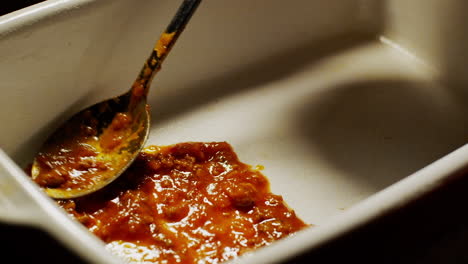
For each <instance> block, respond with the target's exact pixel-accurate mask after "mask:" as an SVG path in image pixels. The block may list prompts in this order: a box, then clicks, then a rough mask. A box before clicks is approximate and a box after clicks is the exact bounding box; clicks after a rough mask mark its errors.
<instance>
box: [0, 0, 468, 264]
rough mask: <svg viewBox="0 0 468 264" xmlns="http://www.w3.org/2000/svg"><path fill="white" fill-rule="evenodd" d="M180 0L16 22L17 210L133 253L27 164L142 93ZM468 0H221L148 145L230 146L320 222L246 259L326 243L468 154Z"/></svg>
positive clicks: (88, 247) (65, 8)
mask: <svg viewBox="0 0 468 264" xmlns="http://www.w3.org/2000/svg"><path fill="white" fill-rule="evenodd" d="M179 2H180V1H169V0H152V1H150V0H99V1H97V0H48V1H45V2H42V3H40V4H36V5H34V6H31V7H28V8H25V9H22V10H19V11H16V12H14V13H11V14H8V15H4V16H2V17H0V67H1V69H2V70H1V71H0V80H1V81H0V90H1V94H2V96H0V121H1V123H2V126H1V134H0V147H1V149H2V151H1V152H0V220H1V221H5V222H10V223H21V224H29V225H34V226H38V227H40V228H42V229H44V230H46V231H48V232H50V233H51V234H52V235H53V236H54V237H56V238H57V239H58V240H60V241H61V242H63V243H64V244H65V245H66V246H68V247H69V248H71V249H72V250H74V251H75V252H76V253H77V254H79V255H80V256H82V257H83V258H85V259H86V260H88V261H90V262H93V263H94V262H95V263H111V262H118V261H119V260H117V259H115V258H114V257H113V256H111V255H110V254H109V253H108V252H106V250H105V249H104V247H103V244H102V243H101V242H100V241H98V240H97V239H96V238H95V237H93V236H92V235H90V234H89V233H88V232H87V230H85V229H84V228H83V227H82V226H81V225H79V224H77V223H76V222H74V221H73V220H71V219H69V218H68V217H67V216H66V215H65V214H64V213H63V212H62V211H61V210H60V209H59V208H58V207H57V206H55V204H54V202H53V201H52V200H51V199H49V198H48V197H45V196H44V195H43V194H42V192H41V191H40V190H39V189H38V188H37V187H36V186H35V185H34V184H33V183H32V182H31V181H30V180H29V178H28V177H27V176H26V175H25V174H24V173H23V172H22V170H21V169H20V168H22V167H24V166H26V164H27V163H28V162H30V160H31V159H32V157H33V155H34V152H35V151H36V150H37V148H38V146H39V145H40V144H41V141H42V140H43V139H44V138H45V136H46V135H47V134H48V133H49V132H50V131H52V130H53V129H54V128H55V127H56V126H57V124H59V123H60V122H61V121H63V120H64V119H66V118H67V116H68V115H69V114H71V113H74V112H75V111H77V110H79V109H81V108H82V107H85V106H87V105H89V104H91V103H94V102H97V101H100V100H101V99H104V98H109V97H111V96H115V95H118V94H120V93H122V92H124V91H126V90H127V89H128V88H129V86H130V84H131V83H132V81H133V79H134V78H135V76H136V74H137V73H138V71H139V69H140V66H141V64H142V62H143V61H144V59H145V58H146V56H147V55H148V52H149V50H150V49H151V48H152V45H153V43H154V42H155V40H156V39H157V38H158V36H159V34H160V33H161V32H162V30H163V29H164V28H165V25H166V24H167V22H168V21H169V20H170V18H171V16H172V15H173V14H174V12H175V10H176V8H177V6H178V5H179ZM467 5H468V4H466V3H465V2H464V1H463V0H458V1H457V0H451V1H442V0H439V1H437V0H431V1H427V0H415V1H404V0H386V1H385V0H382V1H373V0H347V1H341V0H333V1H330V0H316V1H309V0H295V1H288V3H287V4H286V3H285V1H281V0H257V1H251V0H237V1H217V0H205V1H204V2H203V3H202V4H201V6H200V8H199V10H198V12H197V14H196V15H195V16H194V18H193V19H192V21H191V23H190V25H189V26H188V30H186V31H185V32H184V34H183V35H182V37H181V38H180V40H179V42H178V43H177V45H176V47H175V48H174V50H173V52H172V53H171V54H170V56H169V57H168V59H167V60H166V62H165V64H164V67H163V70H162V71H161V72H160V73H159V74H158V75H157V77H156V79H155V81H154V83H153V87H152V88H151V91H150V98H149V103H150V105H151V108H152V116H153V119H152V129H151V136H150V138H149V140H148V145H150V144H157V145H167V144H173V143H177V142H183V141H228V142H229V143H231V144H232V145H233V147H234V149H235V150H236V152H237V153H238V154H239V156H240V159H241V160H242V161H244V162H246V163H249V164H253V165H256V164H261V165H263V166H264V167H265V170H264V174H265V175H266V176H267V177H268V178H269V179H270V181H271V187H272V190H273V192H274V193H277V194H280V195H282V196H283V197H284V198H285V200H286V202H287V203H288V204H289V205H290V206H291V207H292V208H294V209H295V210H296V212H297V213H298V215H299V216H300V217H301V218H302V219H303V220H304V221H306V222H308V223H311V224H313V225H315V227H313V228H310V229H307V230H305V231H302V232H300V233H298V234H297V235H295V236H293V237H291V238H288V239H284V240H282V241H279V242H277V243H275V244H273V245H271V246H269V247H265V248H263V249H260V250H257V251H255V252H253V253H251V254H248V255H246V256H244V257H242V258H240V259H238V260H236V262H238V263H274V262H279V261H284V260H287V259H288V258H289V257H291V256H294V255H296V254H299V253H300V252H304V251H307V250H309V249H312V248H314V247H317V246H319V245H322V244H324V243H326V242H328V241H331V240H333V239H335V238H337V237H339V236H340V235H341V234H344V233H345V232H347V231H349V230H353V229H354V228H356V227H358V226H362V225H365V224H367V223H369V222H371V221H372V220H374V219H376V218H377V217H379V216H380V215H382V214H384V213H385V212H387V211H389V210H392V209H394V208H398V207H401V206H404V205H405V204H406V203H408V202H410V201H412V200H414V199H417V198H418V197H420V196H421V195H423V194H425V193H427V192H430V191H433V190H434V189H437V188H438V187H439V185H440V184H441V182H442V181H443V180H444V179H447V178H448V177H450V175H452V174H453V172H455V171H457V170H458V169H460V168H461V167H463V166H466V165H467V163H468V147H467V146H463V145H464V144H465V143H467V139H468V128H467V125H466V124H464V123H466V122H464V120H465V119H466V118H465V116H466V107H464V106H463V102H464V100H463V99H464V98H466V97H465V95H466V94H468V92H467V91H468V90H463V89H457V88H454V87H461V86H462V84H463V83H465V82H466V79H465V78H466V76H468V75H467V74H464V73H465V71H466V70H465V69H464V67H463V66H464V64H465V63H464V62H462V61H460V60H459V59H458V56H457V54H458V53H457V51H458V52H459V51H461V50H462V48H463V47H464V46H466V44H467V41H468V39H467V36H463V34H461V33H462V31H461V29H460V30H459V31H458V29H459V28H463V27H461V26H460V25H461V24H460V23H465V22H464V21H463V12H462V11H461V10H467V9H466V7H467ZM447 29H450V30H451V31H450V34H447V33H446V31H447ZM455 40H456V41H455ZM465 92H466V93H465ZM436 160H437V161H436ZM434 161H435V162H434Z"/></svg>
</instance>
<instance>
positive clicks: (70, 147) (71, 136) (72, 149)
mask: <svg viewBox="0 0 468 264" xmlns="http://www.w3.org/2000/svg"><path fill="white" fill-rule="evenodd" d="M83 115H84V116H83V118H85V119H86V124H83V123H79V122H72V123H71V124H69V126H67V127H65V128H64V133H63V135H60V136H59V137H63V140H62V139H61V138H59V140H57V142H60V143H59V144H51V145H49V146H48V148H47V149H46V150H45V151H43V152H41V153H39V154H38V155H37V158H36V166H37V169H38V173H37V175H35V177H34V181H35V182H36V183H38V184H39V185H40V186H41V187H43V188H51V189H63V190H68V189H87V188H89V186H93V185H96V184H97V183H99V182H100V181H105V180H106V179H107V177H109V175H113V172H112V171H113V170H114V168H113V167H114V166H113V165H115V164H112V162H110V160H108V159H106V158H105V157H106V156H105V155H100V153H109V152H111V151H113V150H114V149H116V148H121V147H122V146H123V144H124V143H125V141H124V139H127V138H128V137H129V136H130V134H131V130H130V125H131V122H132V120H131V117H130V115H129V114H126V113H118V114H116V115H115V117H114V118H113V119H112V122H111V123H110V124H109V126H108V127H107V128H106V129H105V130H104V131H103V132H102V134H101V135H98V132H97V120H96V119H95V118H94V117H93V116H92V115H91V114H90V113H89V114H86V113H84V114H83Z"/></svg>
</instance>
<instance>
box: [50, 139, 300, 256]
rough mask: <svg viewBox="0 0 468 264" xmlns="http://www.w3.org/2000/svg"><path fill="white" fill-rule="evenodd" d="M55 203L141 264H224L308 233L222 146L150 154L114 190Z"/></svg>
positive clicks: (263, 179)
mask: <svg viewBox="0 0 468 264" xmlns="http://www.w3.org/2000/svg"><path fill="white" fill-rule="evenodd" d="M58 203H59V205H60V206H62V207H63V208H64V209H65V210H66V211H67V212H68V213H70V214H71V215H73V216H74V217H75V218H76V219H77V220H79V221H80V222H81V223H82V224H84V225H85V226H86V227H87V228H88V229H89V230H90V231H91V232H92V233H94V234H95V235H97V236H98V237H99V238H101V239H102V240H103V241H104V242H105V243H106V244H107V247H108V249H109V250H110V251H112V252H113V253H115V254H117V255H120V256H122V257H124V258H126V259H127V260H129V261H131V262H136V263H141V262H154V263H187V264H188V263H220V262H222V261H226V260H228V259H232V258H235V257H237V256H239V255H241V254H243V253H245V252H247V251H250V250H253V249H256V248H259V247H262V246H265V245H268V244H270V243H271V242H273V241H275V240H278V239H281V238H283V237H286V236H289V235H291V234H293V233H294V232H296V231H298V230H301V229H303V228H305V227H306V226H307V224H305V223H304V222H303V221H302V220H300V219H299V218H298V217H297V216H296V214H295V213H294V211H293V210H291V209H290V208H288V206H287V205H286V204H285V202H284V201H283V199H282V197H281V196H278V195H275V194H273V193H271V192H270V189H269V183H268V180H267V179H266V177H265V176H264V175H263V174H262V173H261V172H259V171H258V170H254V169H252V168H251V167H250V166H249V165H247V164H244V163H242V162H240V161H239V159H238V157H237V155H236V154H235V152H234V151H233V149H232V147H231V146H230V145H229V144H228V143H225V142H216V143H180V144H176V145H172V146H166V147H157V146H150V147H147V148H146V149H145V150H144V151H142V152H141V153H140V154H139V156H138V157H137V159H136V160H135V162H134V163H133V164H132V165H131V166H130V168H129V169H128V170H127V171H126V172H125V173H124V174H123V175H122V176H120V177H119V178H118V179H117V180H116V181H114V182H113V183H111V184H110V185H108V186H106V187H105V188H103V189H102V190H100V191H98V192H96V193H93V194H90V195H87V196H84V197H80V198H75V199H70V200H58Z"/></svg>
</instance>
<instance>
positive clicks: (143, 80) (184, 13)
mask: <svg viewBox="0 0 468 264" xmlns="http://www.w3.org/2000/svg"><path fill="white" fill-rule="evenodd" d="M200 2H201V0H184V2H183V3H182V4H181V6H180V7H179V9H178V11H177V13H176V15H175V16H174V18H173V19H172V21H171V23H170V24H169V25H168V27H167V28H166V31H165V32H164V33H163V34H162V35H161V37H160V39H159V40H158V42H157V43H156V45H155V47H154V49H153V51H152V53H151V55H150V56H149V58H148V59H147V60H146V62H145V64H144V66H143V68H142V70H141V71H140V74H139V75H138V77H137V79H136V80H135V82H134V83H133V85H132V87H131V89H130V90H129V91H128V92H127V93H125V94H123V95H121V96H119V97H116V98H112V99H110V100H106V101H103V102H100V103H97V104H95V105H93V106H91V107H88V108H86V109H84V110H82V111H81V112H79V113H77V114H76V115H74V116H73V117H71V118H70V119H69V120H68V121H67V122H65V123H64V124H63V125H62V126H61V127H60V128H59V129H58V130H56V131H55V132H54V133H53V134H52V135H51V136H50V137H49V138H48V139H47V141H46V142H45V143H44V144H43V145H42V147H41V149H40V151H39V153H38V154H37V156H36V158H35V159H34V162H33V166H32V170H31V175H32V178H33V180H34V181H36V182H37V183H38V184H39V185H40V186H41V187H43V189H44V190H45V192H46V193H47V194H48V195H49V196H51V197H53V198H60V199H67V198H76V197H79V196H83V195H86V194H89V193H92V192H95V191H97V190H99V189H101V188H103V187H104V186H106V185H107V184H109V183H111V182H112V181H113V180H115V179H116V178H117V177H119V176H120V174H122V172H124V171H125V169H127V168H128V166H129V165H130V164H131V163H132V161H133V160H134V159H135V158H136V157H137V155H138V153H139V152H140V151H141V149H142V148H143V146H144V143H145V142H146V139H147V138H148V133H149V127H150V115H149V111H148V106H147V103H146V97H147V94H148V90H149V87H150V84H151V81H152V79H153V77H154V75H155V73H156V72H157V71H158V70H159V69H160V67H161V63H162V62H163V60H164V59H165V58H166V56H167V54H168V52H169V51H170V50H171V48H172V46H173V45H174V43H175V42H176V40H177V38H178V37H179V35H180V34H181V32H182V31H183V30H184V28H185V26H186V24H187V23H188V21H189V20H190V18H191V16H192V15H193V13H194V12H195V10H196V8H197V7H198V5H199V4H200Z"/></svg>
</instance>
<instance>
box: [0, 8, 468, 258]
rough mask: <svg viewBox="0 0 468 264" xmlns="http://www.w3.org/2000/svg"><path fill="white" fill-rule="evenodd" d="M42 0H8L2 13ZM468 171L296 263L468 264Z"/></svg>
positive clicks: (28, 243) (10, 247)
mask: <svg viewBox="0 0 468 264" xmlns="http://www.w3.org/2000/svg"><path fill="white" fill-rule="evenodd" d="M38 2H42V1H38V0H9V1H8V0H7V1H3V3H2V4H1V6H0V15H3V14H7V13H9V12H12V11H14V10H17V9H20V8H23V7H26V6H29V5H32V4H35V3H38ZM466 174H467V173H465V172H460V175H458V176H457V177H455V178H454V179H453V180H452V181H450V182H447V183H446V184H445V186H444V187H443V188H441V189H439V190H437V191H436V192H433V193H431V194H429V195H426V196H425V197H424V198H422V199H419V200H418V201H415V202H413V203H412V204H410V205H409V206H406V207H405V208H400V209H398V210H395V211H393V212H391V213H389V214H387V215H386V216H384V217H382V218H380V219H379V220H378V221H375V222H374V223H372V224H370V225H366V226H365V227H361V228H359V229H357V230H355V231H353V232H352V233H349V234H347V235H345V236H343V237H342V238H340V239H338V240H337V241H334V242H332V243H329V244H327V245H325V246H323V247H321V248H319V249H317V250H314V251H311V252H308V253H307V254H304V255H303V256H300V257H297V258H295V259H293V260H292V261H291V262H290V263H340V262H351V263H352V262H359V263H411V264H414V263H431V264H435V263H441V264H442V263H448V264H452V263H468V239H467V238H468V225H467V223H468V208H467V206H466V204H465V203H466V202H468V177H466ZM0 239H1V244H2V246H1V247H0V249H1V250H0V253H2V256H3V258H4V260H5V258H6V257H8V259H11V261H8V262H10V263H42V262H46V263H83V261H82V260H80V259H79V258H78V257H76V256H75V255H74V254H73V253H72V252H71V251H69V250H68V249H66V248H64V247H63V246H61V245H60V243H58V242H56V241H55V240H54V239H53V238H52V237H50V236H49V235H48V234H46V233H44V232H42V231H40V230H37V229H34V228H30V227H22V226H15V225H7V224H0ZM0 262H1V263H3V261H0Z"/></svg>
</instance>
